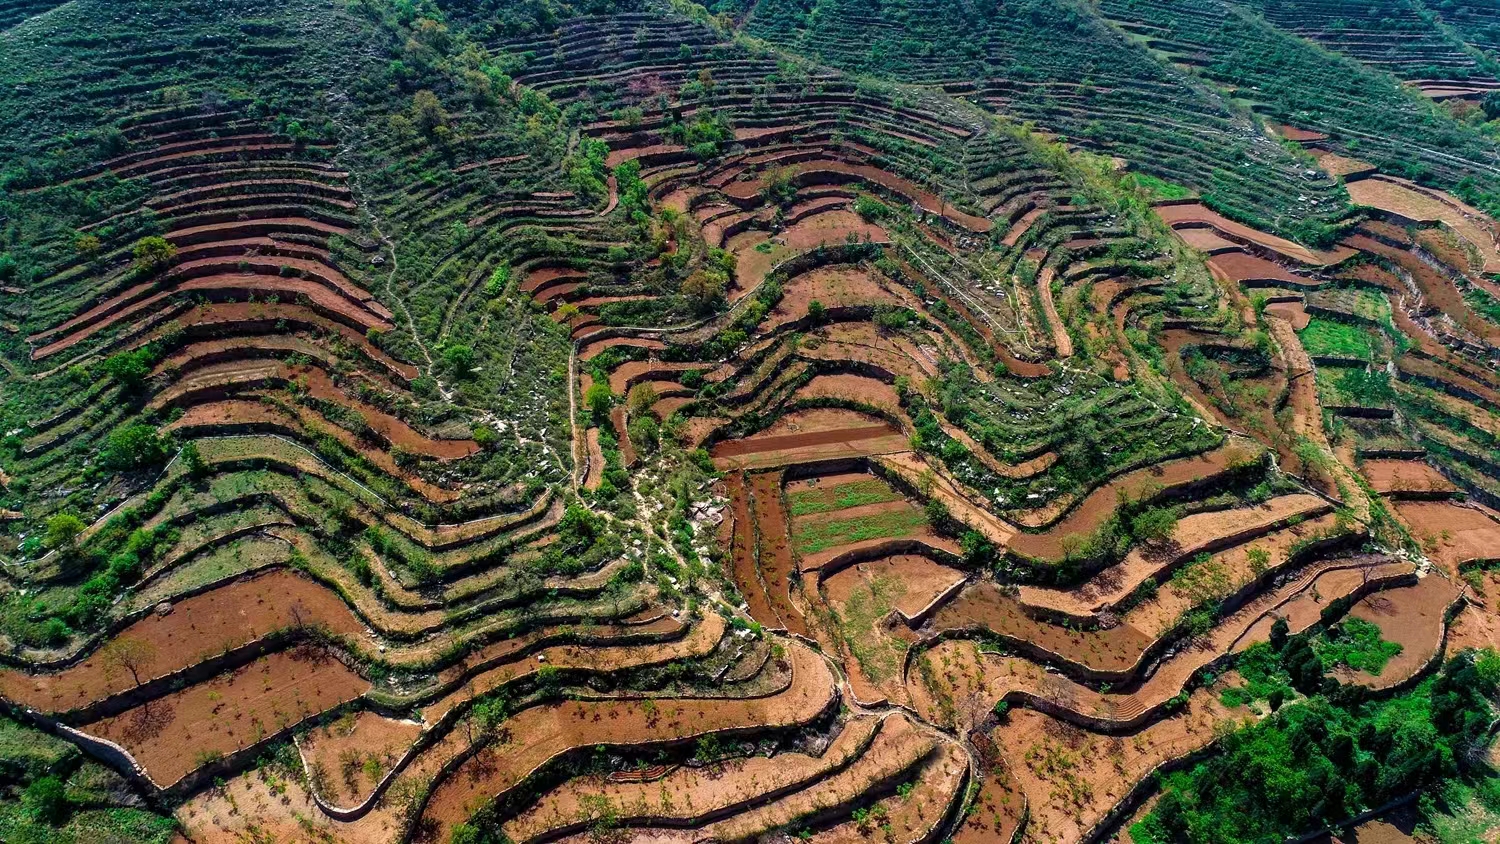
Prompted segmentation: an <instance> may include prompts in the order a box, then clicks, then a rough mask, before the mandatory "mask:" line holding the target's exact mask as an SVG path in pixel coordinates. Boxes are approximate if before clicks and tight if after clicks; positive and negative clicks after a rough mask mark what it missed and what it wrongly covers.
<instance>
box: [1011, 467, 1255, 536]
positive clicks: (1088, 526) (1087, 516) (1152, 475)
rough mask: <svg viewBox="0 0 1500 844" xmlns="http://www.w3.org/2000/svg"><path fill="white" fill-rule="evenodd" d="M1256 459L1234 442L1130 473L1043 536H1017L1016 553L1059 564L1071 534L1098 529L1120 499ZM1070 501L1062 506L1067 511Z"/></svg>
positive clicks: (1050, 511) (1035, 521)
mask: <svg viewBox="0 0 1500 844" xmlns="http://www.w3.org/2000/svg"><path fill="white" fill-rule="evenodd" d="M1253 458H1254V455H1253V454H1252V453H1251V452H1250V451H1249V450H1248V449H1247V448H1246V447H1245V446H1244V445H1242V444H1236V443H1233V442H1231V443H1229V444H1227V445H1224V446H1222V447H1220V448H1217V449H1214V450H1213V451H1210V452H1207V453H1204V454H1199V455H1196V456H1193V457H1187V458H1183V459H1180V460H1172V461H1169V462H1167V463H1159V464H1157V465H1154V466H1148V467H1146V468H1144V469H1137V470H1135V471H1133V472H1127V473H1126V474H1124V475H1121V476H1120V477H1118V478H1115V479H1114V480H1112V481H1110V482H1109V483H1107V484H1104V485H1103V486H1100V487H1099V488H1098V489H1095V490H1094V491H1093V492H1091V493H1089V495H1088V496H1087V497H1086V498H1084V499H1083V501H1082V502H1080V503H1078V504H1077V506H1074V507H1072V508H1071V509H1069V510H1067V516H1066V518H1063V519H1062V520H1061V521H1059V522H1057V523H1056V524H1053V525H1052V526H1051V527H1049V528H1047V530H1045V531H1043V532H1040V533H1017V534H1016V535H1015V536H1013V537H1011V540H1010V547H1011V550H1013V551H1015V552H1016V553H1018V554H1022V555H1024V556H1027V557H1033V558H1037V559H1057V558H1059V557H1061V556H1062V555H1063V553H1064V545H1063V543H1064V539H1066V537H1068V536H1069V535H1071V534H1078V535H1080V536H1081V535H1083V534H1086V533H1088V532H1089V531H1092V530H1094V529H1096V528H1097V527H1099V525H1101V524H1103V523H1104V521H1105V520H1106V519H1108V518H1109V516H1110V514H1112V513H1114V511H1115V508H1116V507H1117V506H1118V503H1119V500H1120V497H1121V496H1125V497H1128V498H1139V497H1140V496H1141V495H1142V494H1145V493H1148V492H1151V491H1158V492H1160V491H1165V490H1169V489H1171V488H1173V487H1178V486H1183V485H1185V484H1192V483H1197V482H1199V481H1203V480H1205V479H1208V478H1211V477H1213V476H1214V475H1217V474H1219V473H1221V472H1223V471H1224V470H1225V469H1227V468H1229V467H1230V466H1232V465H1236V464H1238V463H1240V462H1241V461H1245V460H1250V459H1253ZM1067 503H1071V502H1065V503H1064V504H1063V505H1062V506H1066V504H1067ZM1061 509H1062V507H1049V508H1046V509H1043V510H1040V511H1036V512H1035V513H1034V514H1028V517H1026V518H1024V519H1021V518H1018V519H1017V521H1019V522H1020V523H1021V524H1023V525H1028V526H1039V525H1043V524H1047V523H1048V522H1051V521H1053V520H1054V519H1057V518H1058V517H1059V516H1060V515H1062V513H1061V512H1059V511H1060V510H1061Z"/></svg>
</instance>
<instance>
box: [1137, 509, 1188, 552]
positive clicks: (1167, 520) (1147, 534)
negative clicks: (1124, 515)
mask: <svg viewBox="0 0 1500 844" xmlns="http://www.w3.org/2000/svg"><path fill="white" fill-rule="evenodd" d="M1176 530H1177V513H1176V512H1174V511H1173V510H1172V509H1171V508H1170V507H1152V508H1151V509H1149V510H1145V511H1143V512H1141V513H1139V514H1137V515H1136V517H1135V518H1133V519H1131V520H1130V535H1131V536H1133V537H1135V539H1136V541H1137V542H1144V543H1146V544H1147V545H1164V544H1166V543H1167V542H1168V541H1169V540H1170V539H1171V538H1172V534H1173V532H1175V531H1176Z"/></svg>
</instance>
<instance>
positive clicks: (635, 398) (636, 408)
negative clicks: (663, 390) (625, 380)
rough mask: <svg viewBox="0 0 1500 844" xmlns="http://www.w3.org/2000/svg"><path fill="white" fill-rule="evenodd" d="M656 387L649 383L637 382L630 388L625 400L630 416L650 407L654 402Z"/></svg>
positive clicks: (639, 413) (637, 414) (643, 411)
mask: <svg viewBox="0 0 1500 844" xmlns="http://www.w3.org/2000/svg"><path fill="white" fill-rule="evenodd" d="M656 399H657V395H656V388H655V387H653V386H651V385H650V384H637V385H635V386H634V387H631V388H630V395H629V397H628V398H626V400H625V406H626V407H628V408H629V409H630V415H631V416H639V415H641V414H642V413H645V412H646V411H648V410H650V409H651V406H652V405H653V404H656Z"/></svg>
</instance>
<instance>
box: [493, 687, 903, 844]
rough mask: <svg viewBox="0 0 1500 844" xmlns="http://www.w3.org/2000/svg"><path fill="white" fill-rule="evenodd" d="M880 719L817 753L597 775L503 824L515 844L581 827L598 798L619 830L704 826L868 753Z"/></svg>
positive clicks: (857, 724) (858, 721) (848, 727)
mask: <svg viewBox="0 0 1500 844" xmlns="http://www.w3.org/2000/svg"><path fill="white" fill-rule="evenodd" d="M882 720H883V719H880V718H876V717H873V716H856V717H855V718H852V719H850V720H849V721H848V722H847V723H846V724H844V726H843V728H842V729H841V730H839V733H838V735H837V736H836V737H835V738H834V740H833V742H832V743H831V744H830V745H829V746H828V748H827V749H825V750H824V751H823V752H822V753H821V754H819V755H816V756H813V755H808V754H803V753H778V754H776V755H775V756H771V757H766V756H753V757H750V758H748V759H730V760H728V761H726V762H723V763H720V764H716V765H713V766H710V767H707V768H695V767H680V768H677V769H675V770H673V771H671V772H670V773H668V774H667V775H666V776H664V777H661V778H660V779H654V780H650V781H647V782H623V783H622V782H611V781H609V780H608V779H606V778H605V777H601V776H587V777H579V778H577V779H573V780H569V781H568V782H567V783H565V784H563V785H562V786H561V787H559V788H556V789H553V790H551V791H549V792H547V793H546V794H545V795H544V796H543V797H542V799H541V800H539V801H537V803H535V804H534V805H532V806H531V807H529V808H527V809H526V810H525V811H524V812H522V813H521V814H519V815H517V816H516V817H515V818H513V819H512V820H510V821H508V822H507V823H506V824H505V825H504V830H505V833H506V834H507V835H508V836H510V838H511V840H513V841H515V842H517V844H525V842H530V841H536V840H539V839H542V838H543V837H546V838H550V837H552V836H555V835H558V834H562V833H567V832H570V831H575V830H579V828H580V827H582V826H584V825H585V823H586V822H585V820H584V819H586V818H590V817H592V816H593V815H594V814H596V813H597V812H596V811H594V810H592V809H591V808H590V807H591V806H593V807H596V803H597V801H599V800H600V799H601V798H602V799H603V800H605V801H608V805H609V806H611V807H612V808H614V809H615V810H616V811H617V812H618V813H619V815H620V821H621V823H622V824H624V825H629V826H637V825H649V824H651V823H653V822H655V823H660V822H662V821H664V820H668V819H670V820H671V821H673V823H674V824H682V825H690V824H693V822H694V821H697V822H699V823H702V822H703V821H704V819H706V818H709V817H712V816H713V815H714V814H716V813H719V812H723V811H725V810H731V809H733V808H734V807H736V806H739V805H743V804H746V803H748V802H749V801H751V800H754V799H756V798H760V797H762V796H764V795H771V794H776V793H778V792H783V791H786V790H789V789H795V788H799V787H812V788H816V787H817V785H816V784H817V781H818V780H819V779H820V778H822V777H824V776H827V775H828V774H829V773H831V772H833V771H835V770H838V769H839V768H841V767H843V766H845V765H847V764H849V763H850V762H852V761H853V760H854V759H856V758H857V757H858V756H859V755H860V754H861V753H863V752H864V751H865V750H867V749H868V748H869V746H870V743H871V741H872V740H873V739H874V738H875V735H876V734H877V733H878V732H879V730H880V729H881V722H882Z"/></svg>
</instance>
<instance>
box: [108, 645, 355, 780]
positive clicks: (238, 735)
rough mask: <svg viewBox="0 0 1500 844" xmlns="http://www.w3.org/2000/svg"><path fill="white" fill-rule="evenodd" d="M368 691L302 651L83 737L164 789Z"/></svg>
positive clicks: (314, 652) (137, 710)
mask: <svg viewBox="0 0 1500 844" xmlns="http://www.w3.org/2000/svg"><path fill="white" fill-rule="evenodd" d="M369 688H370V683H369V681H367V680H365V679H364V678H363V677H360V676H359V675H358V674H355V673H354V672H353V671H351V670H349V669H348V668H347V667H345V666H344V664H343V663H341V662H339V661H338V660H337V659H334V658H333V657H332V656H331V655H329V653H328V652H327V651H325V650H322V649H321V648H317V647H312V646H299V647H296V648H293V649H292V650H289V651H278V652H277V653H274V654H271V655H269V656H266V657H262V658H261V659H258V660H256V661H255V662H252V663H250V664H249V665H246V666H243V667H241V668H238V669H236V670H234V671H232V672H230V673H228V674H222V675H220V676H218V677H216V678H214V679H213V680H210V681H209V682H207V683H201V684H199V685H196V686H192V687H190V688H188V689H184V690H183V691H180V692H175V693H173V694H170V695H167V696H166V697H162V698H159V699H157V700H153V701H151V702H149V703H145V704H142V705H140V706H137V707H134V708H132V709H128V710H126V711H124V712H122V713H121V714H119V715H115V716H112V717H109V718H105V719H103V720H100V721H95V722H93V723H91V724H87V725H85V726H83V727H81V728H80V729H82V730H83V731H84V732H86V733H89V734H91V735H96V736H99V737H100V738H105V739H109V740H110V741H113V742H115V743H116V744H119V745H121V746H122V747H124V748H125V749H126V750H128V751H130V753H131V755H132V756H134V757H135V760H136V761H137V762H139V763H140V764H141V766H142V767H144V768H145V769H146V773H147V774H148V775H150V777H151V779H152V780H154V781H155V782H156V783H157V784H158V785H161V786H163V787H165V786H169V785H171V784H173V783H175V782H177V781H178V780H180V779H182V778H183V777H184V776H186V775H187V774H189V773H191V772H192V771H194V770H196V769H197V768H199V767H201V766H202V765H204V764H206V763H207V762H210V761H212V760H213V759H215V758H217V757H218V756H221V755H224V754H229V753H233V752H235V751H237V750H241V749H244V748H246V747H251V746H254V745H256V744H258V743H260V742H262V741H264V740H265V739H266V738H268V737H270V736H273V735H275V734H277V733H279V732H281V731H282V730H285V729H287V728H289V727H291V726H293V725H295V724H298V723H300V722H301V721H303V720H305V719H307V718H309V717H311V716H313V715H317V714H319V713H321V712H326V711H328V710H329V709H332V708H333V707H335V706H338V705H339V704H342V703H345V702H347V701H350V700H353V699H354V698H356V697H359V696H360V695H362V694H364V693H365V692H366V691H368V690H369Z"/></svg>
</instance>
